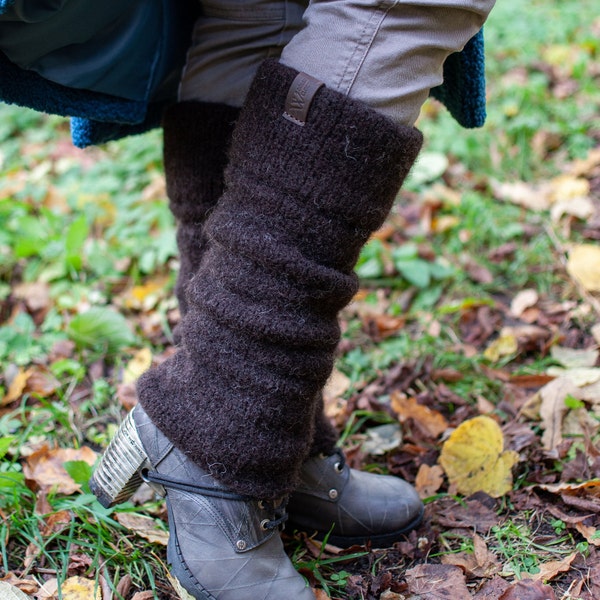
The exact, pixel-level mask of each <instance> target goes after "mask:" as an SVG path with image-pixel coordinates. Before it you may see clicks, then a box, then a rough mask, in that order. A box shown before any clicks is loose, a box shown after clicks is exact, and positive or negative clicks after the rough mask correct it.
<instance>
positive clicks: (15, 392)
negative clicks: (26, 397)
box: [0, 369, 31, 406]
mask: <svg viewBox="0 0 600 600" xmlns="http://www.w3.org/2000/svg"><path fill="white" fill-rule="evenodd" d="M30 373H31V371H30V370H29V369H26V370H23V369H19V371H18V373H17V374H16V375H15V376H14V377H13V379H12V381H11V382H10V384H9V386H8V390H7V392H6V394H5V395H4V397H3V398H2V399H1V400H0V406H7V405H8V404H10V403H11V402H14V401H15V400H18V399H19V398H20V397H21V396H22V395H23V392H24V391H25V386H26V385H27V380H28V379H29V375H30Z"/></svg>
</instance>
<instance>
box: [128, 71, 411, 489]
mask: <svg viewBox="0 0 600 600" xmlns="http://www.w3.org/2000/svg"><path fill="white" fill-rule="evenodd" d="M296 75H297V72H296V71H294V70H293V69H290V68H288V67H284V66H282V65H280V64H278V63H277V62H275V61H267V62H266V63H264V64H263V66H262V67H261V68H260V70H259V72H258V74H257V76H256V79H255V81H254V83H253V86H252V88H251V90H250V92H249V95H248V99H247V102H246V106H245V108H244V109H243V111H242V114H241V116H240V119H239V121H238V124H237V126H236V129H235V132H234V137H233V143H232V147H231V151H230V163H229V167H228V170H227V173H226V182H227V185H226V192H225V193H224V195H223V196H222V197H221V199H220V200H219V202H218V204H217V206H216V207H215V209H214V210H213V211H212V212H211V214H210V216H209V218H208V219H207V221H206V225H205V232H206V235H207V239H208V240H209V242H208V247H207V248H206V251H205V254H204V258H203V260H202V262H201V264H200V266H199V268H198V270H197V272H196V275H195V276H194V277H193V278H192V280H191V282H190V284H189V286H188V295H187V299H188V308H189V309H188V313H187V315H186V317H185V318H184V319H183V321H182V328H181V333H182V344H181V347H180V349H179V350H178V352H177V353H176V354H175V355H174V356H173V357H171V358H170V359H169V360H167V361H166V362H164V363H163V364H162V365H160V367H158V368H157V369H154V370H151V371H149V372H148V373H146V374H145V375H144V376H143V377H142V378H141V379H140V382H139V386H138V391H139V396H140V400H141V402H142V405H143V406H144V408H145V410H146V411H147V413H148V415H149V416H150V418H151V419H152V420H153V421H154V423H155V424H156V425H157V427H158V428H159V429H160V430H162V431H163V433H164V434H165V435H166V436H167V437H168V438H169V439H170V440H171V441H172V442H173V443H175V444H176V445H177V446H178V447H179V448H181V449H182V450H183V451H184V452H185V453H186V454H187V455H188V456H189V457H190V459H191V460H192V461H194V462H196V463H198V464H199V465H200V466H202V467H203V468H205V469H207V470H209V471H210V472H211V473H212V474H213V475H214V476H215V477H217V478H218V479H219V480H221V481H222V482H223V483H225V484H226V485H228V486H229V487H230V488H231V489H233V490H234V491H236V492H239V493H246V494H249V495H251V496H255V497H260V498H276V497H278V496H280V495H282V494H285V493H287V492H290V491H291V490H292V489H293V488H294V485H295V482H296V480H297V475H298V471H299V469H300V467H301V464H302V462H303V461H304V460H305V458H306V457H307V455H308V452H309V449H310V446H311V440H312V437H313V434H314V422H315V411H316V404H317V400H316V399H317V398H318V392H319V391H320V390H321V388H322V387H323V385H324V383H325V381H326V380H327V378H328V376H329V374H330V372H331V369H332V366H333V361H334V355H335V349H336V346H337V343H338V340H339V336H340V331H339V326H338V322H337V314H338V312H339V310H340V309H341V308H342V307H343V306H345V305H346V304H347V303H348V302H349V301H350V300H351V298H352V296H353V295H354V293H355V292H356V289H357V279H356V276H355V275H354V273H353V268H354V265H355V263H356V260H357V257H358V254H359V252H360V249H361V248H362V246H363V244H364V243H365V242H366V241H367V239H368V238H369V235H370V234H371V232H372V231H374V230H375V229H377V228H378V227H380V226H381V224H382V223H383V221H384V219H385V217H386V215H387V213H388V211H389V209H390V207H391V204H392V202H393V199H394V197H395V195H396V193H397V191H398V188H399V187H400V185H401V183H402V181H403V179H404V177H405V175H406V174H407V172H408V170H409V169H410V167H411V165H412V163H413V161H414V159H415V157H416V155H417V153H418V151H419V148H420V145H421V135H420V133H418V132H417V131H416V130H414V129H412V128H405V127H399V126H396V125H395V124H393V123H392V122H390V121H389V120H388V119H386V118H385V117H382V116H381V115H379V114H378V113H376V112H374V111H372V110H371V109H369V108H368V107H366V106H365V105H363V104H362V103H359V102H356V101H353V100H350V99H348V98H346V97H345V96H343V95H341V94H339V93H337V92H334V91H331V90H328V89H326V88H325V87H321V88H320V89H319V91H318V92H317V93H316V95H315V97H314V99H313V101H312V103H311V105H310V111H309V112H308V118H307V121H306V123H305V124H304V125H299V124H297V123H296V122H292V121H290V120H288V119H286V118H284V116H283V112H284V106H285V102H286V96H287V94H288V91H289V89H290V86H291V84H292V82H293V81H294V79H295V77H296ZM300 93H302V92H301V91H300Z"/></svg>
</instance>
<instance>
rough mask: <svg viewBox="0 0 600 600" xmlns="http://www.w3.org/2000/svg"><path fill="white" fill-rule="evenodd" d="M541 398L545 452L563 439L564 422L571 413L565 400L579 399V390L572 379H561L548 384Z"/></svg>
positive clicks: (540, 393)
mask: <svg viewBox="0 0 600 600" xmlns="http://www.w3.org/2000/svg"><path fill="white" fill-rule="evenodd" d="M539 396H540V398H541V404H540V409H539V414H540V418H541V420H542V428H543V429H544V434H543V435H542V446H543V448H544V449H545V450H553V449H554V448H556V447H557V446H558V445H559V444H560V442H561V441H562V439H563V421H564V419H565V415H566V414H567V412H568V411H569V409H568V408H567V405H566V404H565V399H566V398H567V396H573V397H574V398H579V389H578V387H577V386H576V385H575V384H574V383H573V382H572V381H571V380H570V379H568V378H566V377H559V378H558V379H555V380H553V381H551V382H550V383H548V384H546V385H545V386H544V387H543V388H542V389H541V390H540V391H539Z"/></svg>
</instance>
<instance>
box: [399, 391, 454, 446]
mask: <svg viewBox="0 0 600 600" xmlns="http://www.w3.org/2000/svg"><path fill="white" fill-rule="evenodd" d="M390 402H391V407H392V410H393V411H394V412H395V413H396V414H397V415H398V420H399V421H400V423H405V422H406V421H408V419H412V420H413V421H414V422H415V424H417V425H418V426H419V428H420V429H421V430H422V431H423V432H424V433H425V434H426V435H428V436H429V437H431V438H437V437H438V436H440V435H441V434H442V433H444V431H446V429H447V428H448V421H447V420H446V418H445V417H444V415H442V413H440V412H438V411H437V410H433V409H431V408H429V407H428V406H425V405H423V404H419V402H418V401H417V399H416V398H413V397H410V398H407V397H406V396H405V395H404V394H401V393H399V392H394V393H392V397H391V401H390Z"/></svg>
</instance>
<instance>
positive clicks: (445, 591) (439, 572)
mask: <svg viewBox="0 0 600 600" xmlns="http://www.w3.org/2000/svg"><path fill="white" fill-rule="evenodd" d="M405 576H406V582H407V583H408V589H409V591H410V593H411V596H409V600H410V599H412V598H415V599H416V598H427V599H428V600H437V599H440V600H441V599H443V598H447V599H448V600H470V598H471V594H470V593H469V590H468V589H467V584H466V583H465V576H464V573H463V572H462V570H461V569H459V568H458V567H455V566H453V565H437V564H425V565H418V566H416V567H414V568H412V569H408V571H406V573H405Z"/></svg>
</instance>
